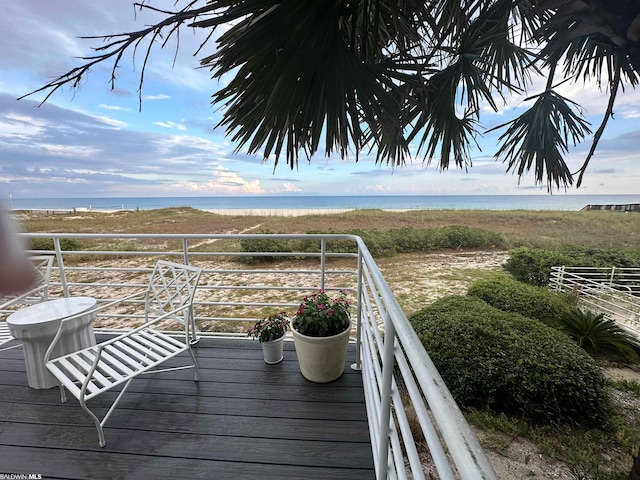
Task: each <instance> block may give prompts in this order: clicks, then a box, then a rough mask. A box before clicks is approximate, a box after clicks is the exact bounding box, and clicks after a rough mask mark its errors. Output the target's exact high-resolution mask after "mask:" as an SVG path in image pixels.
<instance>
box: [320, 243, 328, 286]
mask: <svg viewBox="0 0 640 480" xmlns="http://www.w3.org/2000/svg"><path fill="white" fill-rule="evenodd" d="M326 265H327V241H326V240H325V239H324V238H323V239H322V240H320V288H321V289H322V290H324V282H325V268H326Z"/></svg>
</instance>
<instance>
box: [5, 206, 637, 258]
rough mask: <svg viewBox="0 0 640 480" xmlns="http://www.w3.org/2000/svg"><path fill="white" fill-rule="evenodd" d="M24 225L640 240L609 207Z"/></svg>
mask: <svg viewBox="0 0 640 480" xmlns="http://www.w3.org/2000/svg"><path fill="white" fill-rule="evenodd" d="M17 218H18V220H19V221H20V223H21V225H22V229H23V230H24V231H26V232H56V233H60V232H69V233H80V232H85V233H154V234H159V233H167V234H172V233H180V234H184V233H242V232H250V233H264V232H272V233H308V232H323V233H331V232H335V233H342V232H347V231H353V230H356V229H357V230H374V231H386V230H390V229H394V228H403V227H413V228H416V229H418V228H435V227H442V226H446V225H463V226H468V227H477V228H483V229H486V230H489V231H492V232H496V233H499V234H501V235H502V236H503V237H504V238H505V240H506V241H507V245H508V248H515V247H518V246H522V245H526V246H529V247H538V248H551V247H555V246H558V245H564V244H575V245H583V246H586V247H595V248H633V247H638V246H639V245H640V214H638V213H635V212H629V213H623V212H615V211H614V212H612V211H584V212H583V211H579V212H574V211H525V210H513V211H512V210H508V211H496V210H416V211H408V212H389V211H382V210H354V211H351V212H345V213H329V214H312V215H301V216H249V215H219V214H215V213H211V212H205V211H201V210H196V209H193V208H190V207H180V208H167V209H158V210H140V211H118V212H114V213H103V212H95V211H94V212H80V213H73V214H59V215H42V214H26V213H24V214H19V215H18V216H17Z"/></svg>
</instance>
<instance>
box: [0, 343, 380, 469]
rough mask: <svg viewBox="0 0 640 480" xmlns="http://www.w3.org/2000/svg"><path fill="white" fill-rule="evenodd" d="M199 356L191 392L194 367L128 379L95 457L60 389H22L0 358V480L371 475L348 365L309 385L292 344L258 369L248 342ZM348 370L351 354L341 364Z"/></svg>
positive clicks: (16, 373) (357, 387)
mask: <svg viewBox="0 0 640 480" xmlns="http://www.w3.org/2000/svg"><path fill="white" fill-rule="evenodd" d="M196 355H197V358H198V360H199V365H200V369H201V380H200V382H199V383H196V382H194V381H193V376H192V375H193V371H192V370H182V371H177V372H168V373H160V374H157V375H149V376H146V377H142V378H139V379H137V380H134V381H133V383H132V384H131V386H130V387H129V390H128V391H127V393H126V394H125V395H124V397H123V399H122V400H121V403H120V405H119V406H118V408H116V410H115V411H114V413H113V415H112V417H111V418H110V419H109V421H108V422H107V424H106V428H105V437H106V441H107V445H106V447H104V448H100V447H99V445H98V435H97V432H96V429H95V427H94V426H93V422H91V421H90V420H89V418H88V417H87V415H86V414H85V413H84V412H83V411H82V409H81V408H80V407H79V405H78V403H77V401H76V400H75V399H74V398H73V397H71V398H69V400H68V401H67V403H66V404H61V403H60V396H59V390H58V389H57V388H52V389H48V390H35V389H31V388H29V387H28V385H27V378H26V373H25V369H24V361H23V357H22V349H21V348H18V349H13V350H9V351H5V352H0V474H29V473H31V474H41V476H42V478H43V479H48V478H65V479H120V478H121V479H125V478H126V479H147V478H149V479H161V478H171V479H174V478H181V479H199V478H201V479H261V480H266V479H291V480H295V479H305V480H306V479H333V480H340V479H349V480H358V479H371V478H374V476H375V475H374V471H373V457H372V453H371V444H370V440H369V431H368V424H367V416H366V408H365V404H364V393H363V389H362V380H361V376H360V374H359V373H357V372H353V371H352V370H351V369H350V368H349V367H348V366H347V368H346V370H345V374H344V375H343V376H342V377H341V378H340V379H338V380H336V381H335V382H332V383H330V384H325V385H320V384H314V383H311V382H309V381H307V380H305V379H304V378H303V377H302V375H301V374H300V372H299V370H298V362H297V359H296V356H295V351H294V349H293V343H291V342H286V343H285V359H284V361H283V362H281V363H280V364H277V365H266V364H265V363H264V361H263V360H262V351H261V347H260V344H259V343H258V342H257V341H251V340H249V339H213V338H203V339H202V340H201V341H200V344H199V345H198V348H197V350H196ZM178 360H182V362H180V363H181V364H183V363H184V359H182V358H181V359H178ZM176 361H177V360H176ZM353 361H354V348H353V345H350V353H349V356H348V359H347V363H348V365H350V364H351V363H352V362H353ZM115 395H116V394H115V393H107V394H105V395H103V396H111V397H110V400H113V398H114V397H115ZM69 397H70V396H69ZM105 405H106V403H105V402H104V400H101V399H100V397H98V398H97V399H96V400H95V401H94V403H93V404H92V403H89V406H90V407H92V406H98V408H96V409H95V411H96V413H98V414H99V415H101V414H103V413H104V412H105V411H106V406H105Z"/></svg>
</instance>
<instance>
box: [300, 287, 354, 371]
mask: <svg viewBox="0 0 640 480" xmlns="http://www.w3.org/2000/svg"><path fill="white" fill-rule="evenodd" d="M351 303H352V302H351V300H349V299H348V298H347V292H346V291H345V290H340V291H339V292H338V294H337V295H336V296H335V297H330V296H329V295H328V294H327V293H326V292H325V291H324V290H318V291H317V292H316V293H314V294H312V295H308V296H306V297H304V299H303V301H302V303H301V304H300V307H299V308H298V311H297V312H296V314H295V316H294V317H293V320H292V322H291V331H292V333H293V341H294V345H295V348H296V355H297V356H298V363H299V364H300V371H301V372H302V375H303V376H304V377H305V378H306V379H307V380H310V381H312V382H316V383H327V382H332V381H333V380H336V379H337V378H339V377H340V376H341V375H342V374H343V373H344V366H345V361H346V359H347V346H348V344H349V332H350V330H351V318H350V314H349V309H350V306H351Z"/></svg>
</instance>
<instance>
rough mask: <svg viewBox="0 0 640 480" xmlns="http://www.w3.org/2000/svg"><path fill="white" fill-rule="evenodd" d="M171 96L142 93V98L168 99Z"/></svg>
mask: <svg viewBox="0 0 640 480" xmlns="http://www.w3.org/2000/svg"><path fill="white" fill-rule="evenodd" d="M170 98H171V96H169V95H165V94H164V93H161V94H160V95H144V96H143V97H142V99H143V100H169V99H170Z"/></svg>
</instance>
